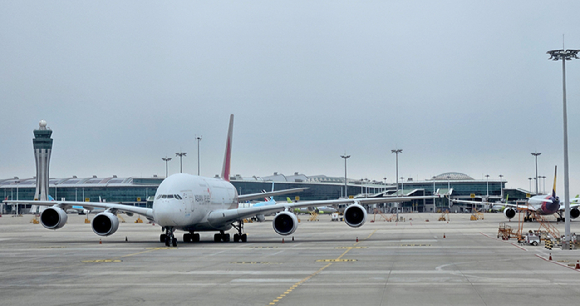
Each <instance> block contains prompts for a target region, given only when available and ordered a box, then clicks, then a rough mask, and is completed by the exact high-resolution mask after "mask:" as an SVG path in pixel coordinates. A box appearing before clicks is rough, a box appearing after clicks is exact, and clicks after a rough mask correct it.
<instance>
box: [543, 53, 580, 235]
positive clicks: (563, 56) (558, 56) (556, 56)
mask: <svg viewBox="0 0 580 306" xmlns="http://www.w3.org/2000/svg"><path fill="white" fill-rule="evenodd" d="M578 52H580V50H570V49H568V50H563V48H562V50H551V51H548V52H547V53H548V54H550V58H549V59H551V60H554V61H558V60H562V105H563V111H564V112H563V117H564V207H565V212H566V213H565V225H566V238H565V241H566V243H567V244H569V243H570V180H569V173H568V114H567V113H566V61H569V60H572V59H573V58H575V59H578Z"/></svg>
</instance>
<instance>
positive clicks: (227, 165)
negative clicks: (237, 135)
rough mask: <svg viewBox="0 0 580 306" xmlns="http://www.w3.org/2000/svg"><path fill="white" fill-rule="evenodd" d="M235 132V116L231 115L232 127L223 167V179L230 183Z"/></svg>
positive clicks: (229, 131)
mask: <svg viewBox="0 0 580 306" xmlns="http://www.w3.org/2000/svg"><path fill="white" fill-rule="evenodd" d="M233 132H234V114H231V115H230V127H229V128H228V138H227V140H226V152H225V154H224V164H223V167H222V179H224V180H226V181H228V182H229V181H230V165H231V159H232V136H233Z"/></svg>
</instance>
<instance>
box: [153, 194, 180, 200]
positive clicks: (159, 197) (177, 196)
mask: <svg viewBox="0 0 580 306" xmlns="http://www.w3.org/2000/svg"><path fill="white" fill-rule="evenodd" d="M173 198H175V199H178V200H181V199H182V197H181V196H180V195H178V194H160V195H158V196H157V199H173Z"/></svg>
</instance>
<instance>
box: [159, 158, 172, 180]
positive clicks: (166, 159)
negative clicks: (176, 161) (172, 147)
mask: <svg viewBox="0 0 580 306" xmlns="http://www.w3.org/2000/svg"><path fill="white" fill-rule="evenodd" d="M161 159H162V160H163V161H164V162H165V178H167V162H168V161H170V160H171V157H167V155H166V156H165V157H161Z"/></svg>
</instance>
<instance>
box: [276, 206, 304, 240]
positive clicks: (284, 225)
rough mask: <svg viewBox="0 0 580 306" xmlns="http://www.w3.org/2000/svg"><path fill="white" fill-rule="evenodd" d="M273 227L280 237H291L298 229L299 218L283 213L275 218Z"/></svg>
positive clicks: (289, 213)
mask: <svg viewBox="0 0 580 306" xmlns="http://www.w3.org/2000/svg"><path fill="white" fill-rule="evenodd" d="M272 226H273V227H274V231H276V233H278V235H283V236H286V235H290V234H292V233H294V232H295V231H296V229H297V228H298V218H296V215H295V214H293V213H291V212H287V211H283V212H281V213H278V214H277V215H276V216H275V217H274V221H272Z"/></svg>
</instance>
